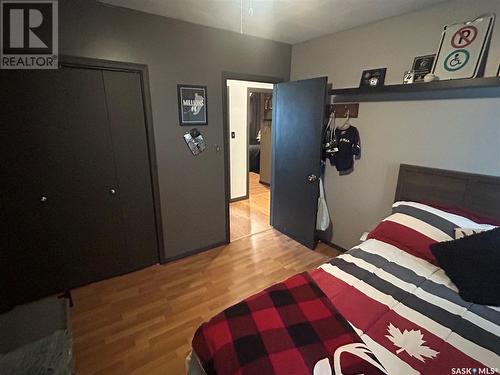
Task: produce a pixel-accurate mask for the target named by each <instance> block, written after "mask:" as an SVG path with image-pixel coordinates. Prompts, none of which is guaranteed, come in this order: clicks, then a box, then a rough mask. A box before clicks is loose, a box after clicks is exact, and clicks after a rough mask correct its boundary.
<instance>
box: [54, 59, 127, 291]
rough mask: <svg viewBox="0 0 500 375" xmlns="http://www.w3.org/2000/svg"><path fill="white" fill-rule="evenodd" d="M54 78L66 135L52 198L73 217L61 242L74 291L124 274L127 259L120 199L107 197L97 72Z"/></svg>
mask: <svg viewBox="0 0 500 375" xmlns="http://www.w3.org/2000/svg"><path fill="white" fill-rule="evenodd" d="M60 74H61V75H62V76H63V77H62V79H63V82H62V85H61V91H62V92H63V94H64V95H63V98H61V104H60V106H61V108H64V110H63V111H61V115H64V116H65V126H66V132H65V133H64V134H61V135H60V136H59V137H58V139H57V142H58V145H57V146H58V147H57V149H58V150H59V151H60V154H59V155H58V157H57V160H59V166H58V176H56V175H54V179H57V182H58V183H57V188H58V191H56V195H57V196H59V195H60V196H61V197H66V199H65V202H63V201H62V200H61V203H62V204H61V206H60V207H59V209H60V211H62V212H64V211H65V210H71V211H72V212H73V213H74V216H73V218H72V219H71V220H70V221H69V222H68V223H67V224H66V225H65V227H66V228H68V229H67V230H68V233H67V236H66V241H65V242H67V244H68V249H67V251H68V252H69V253H70V254H72V257H71V262H70V266H69V272H70V280H71V283H70V286H71V287H75V286H79V285H83V284H87V283H89V282H93V281H97V280H101V279H104V278H108V277H112V276H115V275H119V274H123V273H125V272H127V271H128V270H129V259H128V256H127V254H126V251H124V249H125V242H124V238H123V231H122V225H121V219H120V216H121V211H120V201H119V198H118V196H117V195H116V194H113V193H112V189H116V186H117V179H116V170H115V166H114V160H113V148H112V142H111V134H110V129H109V125H108V112H107V108H106V97H105V92H104V84H103V76H102V71H100V70H94V69H79V68H64V69H63V70H62V71H61V72H60ZM65 144H66V145H67V146H66V147H64V145H65ZM68 148H70V150H68ZM68 156H71V158H68ZM56 201H59V199H56ZM54 220H56V222H57V223H59V224H60V223H61V222H60V220H58V218H56V217H54ZM71 244H72V246H71Z"/></svg>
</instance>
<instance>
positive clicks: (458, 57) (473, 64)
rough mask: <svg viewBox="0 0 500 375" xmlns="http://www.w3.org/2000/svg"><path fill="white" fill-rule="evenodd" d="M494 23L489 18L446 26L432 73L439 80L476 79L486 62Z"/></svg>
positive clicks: (490, 17)
mask: <svg viewBox="0 0 500 375" xmlns="http://www.w3.org/2000/svg"><path fill="white" fill-rule="evenodd" d="M494 22H495V16H494V15H488V16H484V17H481V18H478V19H476V20H474V21H470V22H465V23H459V24H455V25H447V26H445V27H444V30H443V34H442V36H441V43H440V45H439V50H438V53H437V57H436V60H435V62H434V67H433V71H432V72H433V73H434V74H435V75H437V76H438V77H439V78H440V79H457V78H474V77H477V76H478V75H479V74H480V72H481V67H482V65H483V63H484V62H485V61H484V59H485V58H486V52H487V49H488V47H489V40H490V37H491V32H492V30H493V24H494Z"/></svg>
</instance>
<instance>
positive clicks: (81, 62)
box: [59, 55, 166, 263]
mask: <svg viewBox="0 0 500 375" xmlns="http://www.w3.org/2000/svg"><path fill="white" fill-rule="evenodd" d="M59 66H68V67H73V68H85V69H98V70H110V71H121V72H130V73H138V74H139V76H140V78H141V91H142V101H143V103H144V104H143V108H144V122H145V124H146V142H147V146H148V147H147V148H148V159H149V168H150V172H151V188H152V193H153V210H154V216H155V224H156V243H157V253H158V254H157V255H158V261H159V262H160V263H165V262H166V258H165V243H164V240H163V224H162V215H161V205H160V188H159V183H158V165H157V161H156V149H155V139H154V127H153V113H152V107H151V91H150V88H149V69H148V65H146V64H136V63H129V62H122V61H113V60H102V59H95V58H89V57H80V56H70V55H59Z"/></svg>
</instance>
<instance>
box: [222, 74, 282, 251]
mask: <svg viewBox="0 0 500 375" xmlns="http://www.w3.org/2000/svg"><path fill="white" fill-rule="evenodd" d="M274 81H275V80H274ZM273 84H274V82H273V80H267V81H266V80H261V81H251V80H243V79H227V80H226V81H225V86H224V88H225V94H226V98H227V101H226V104H227V111H226V114H227V131H228V132H227V138H228V144H229V145H228V146H229V147H228V149H229V169H228V171H229V194H228V211H229V212H228V214H229V215H228V222H229V223H228V224H229V228H230V231H229V232H230V233H229V235H228V240H230V241H235V240H237V239H239V238H242V237H246V236H249V235H252V234H256V233H259V232H262V231H264V230H267V229H269V228H271V226H270V202H271V187H270V183H271V147H272V140H271V134H272V132H271V129H272V91H273Z"/></svg>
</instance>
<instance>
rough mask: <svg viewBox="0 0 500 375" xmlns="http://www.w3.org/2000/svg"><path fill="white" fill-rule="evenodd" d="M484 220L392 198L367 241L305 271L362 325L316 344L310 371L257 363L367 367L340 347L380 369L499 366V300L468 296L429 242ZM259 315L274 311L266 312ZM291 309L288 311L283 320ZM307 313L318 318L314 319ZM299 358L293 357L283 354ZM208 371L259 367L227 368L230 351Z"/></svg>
mask: <svg viewBox="0 0 500 375" xmlns="http://www.w3.org/2000/svg"><path fill="white" fill-rule="evenodd" d="M481 225H482V224H478V223H475V222H473V221H471V220H469V219H467V218H464V217H461V216H458V215H454V214H450V213H447V212H444V211H441V210H438V209H434V208H432V207H429V206H426V205H423V204H419V203H414V202H397V203H395V204H394V206H393V214H392V215H391V216H389V217H387V218H386V219H384V220H383V221H382V222H381V223H380V224H379V225H378V226H377V228H375V229H374V230H373V231H372V232H371V233H370V235H369V239H368V240H367V241H365V242H363V243H362V244H360V245H359V246H357V247H355V248H353V249H351V250H349V251H348V252H346V253H344V254H342V255H340V256H338V257H336V258H334V259H333V260H332V261H331V262H329V263H325V264H323V265H322V266H320V267H319V268H318V269H315V270H313V271H311V272H309V273H308V276H304V277H305V278H306V279H307V280H308V283H309V285H311V287H314V288H316V287H317V290H318V291H321V293H318V295H321V297H318V298H321V299H322V301H326V300H328V301H329V302H331V306H332V309H333V310H335V311H336V312H338V315H341V316H342V318H343V319H345V320H346V322H347V323H348V324H349V325H350V326H351V327H352V329H353V332H355V333H356V334H357V336H352V335H351V341H350V343H351V344H349V343H347V345H344V344H342V345H336V346H331V347H329V348H328V350H326V351H324V352H323V353H321V355H316V354H317V353H314V355H313V356H310V357H314V358H320V359H319V360H318V361H317V362H316V363H312V364H310V365H309V366H308V370H307V371H303V370H302V371H299V370H298V368H299V367H294V368H293V369H292V370H290V369H289V368H288V370H287V371H288V372H282V371H281V370H282V368H278V367H276V365H274V366H275V367H274V368H272V369H271V370H270V371H267V372H266V371H260V372H259V373H260V374H267V373H269V374H280V373H287V374H306V373H307V374H314V375H331V374H335V375H340V374H360V373H363V371H364V370H365V368H366V365H365V368H363V366H359V367H356V366H354V367H352V366H351V367H349V369H348V371H345V369H343V368H342V366H340V365H339V362H342V361H341V359H342V357H341V354H342V353H349V355H350V356H352V355H354V356H358V357H359V358H361V359H363V360H366V361H368V362H370V363H371V365H372V367H370V368H371V370H375V369H374V368H373V366H374V367H376V371H375V373H379V372H380V373H386V374H397V375H399V374H402V375H411V374H419V373H420V374H431V375H432V374H436V375H438V374H439V375H441V374H471V375H479V374H496V373H498V372H499V368H500V308H499V307H493V306H485V305H477V304H473V303H469V302H466V301H464V300H463V299H462V298H461V297H460V296H459V294H458V290H457V288H456V287H455V285H454V284H453V283H452V282H451V281H450V279H449V278H448V276H447V275H446V273H445V272H444V270H443V269H441V268H440V267H439V266H438V265H437V262H436V260H435V258H434V257H433V255H432V253H431V252H430V251H429V246H430V244H432V243H434V242H438V241H448V240H451V239H453V238H454V231H455V228H457V227H468V228H479V227H481ZM483 227H485V228H486V227H487V226H483ZM464 272H467V270H464ZM314 284H315V285H316V286H314ZM250 298H252V297H250ZM292 300H293V299H292ZM290 303H292V301H291V302H290ZM296 303H297V304H300V301H296ZM284 313H285V312H284V311H280V314H284ZM221 314H224V312H223V313H221ZM260 319H263V320H264V321H266V320H267V318H266V317H265V316H261V317H260ZM287 319H288V317H287V316H281V320H283V321H286V320H287ZM215 321H217V319H215ZM301 323H304V324H308V325H311V326H312V327H313V328H314V323H313V322H308V321H304V322H301ZM208 324H210V322H209V323H208ZM243 329H246V328H243ZM231 334H233V335H234V334H237V335H241V334H242V333H241V332H231ZM339 334H344V335H345V332H343V331H342V330H340V331H339ZM203 340H205V343H208V344H209V345H208V346H210V345H212V349H214V348H216V347H217V345H218V343H220V339H219V338H218V337H217V335H207V336H205V337H204V338H203ZM195 341H196V340H195ZM195 341H193V349H194V352H195V354H196V353H197V345H195V344H196V342H195ZM337 341H338V340H337ZM360 343H361V346H360ZM225 344H227V345H229V347H231V348H232V349H231V350H233V349H234V347H235V345H234V342H231V338H230V336H229V337H226V338H225ZM349 345H351V346H349ZM220 347H222V346H221V345H220V346H219V350H220ZM199 348H200V346H199V344H198V349H199ZM206 349H207V347H205V352H204V353H203V354H204V356H205V358H208V357H209V356H212V355H213V356H215V355H217V354H218V353H217V350H209V352H210V354H209V355H207V351H206ZM226 349H227V348H226ZM265 349H266V353H267V354H268V355H273V350H270V348H269V347H268V345H267V344H266V345H265ZM286 349H287V350H291V349H292V348H289V347H287V348H286ZM351 349H352V350H351ZM300 351H302V352H303V351H304V349H301V350H299V351H298V352H300ZM234 355H235V356H237V355H238V353H235V354H234ZM342 355H344V354H342ZM323 357H324V358H323ZM373 358H375V359H376V361H375V362H374V361H373ZM293 360H294V359H293V358H288V359H287V361H286V362H287V363H288V362H291V361H293ZM202 362H203V361H202ZM271 362H272V361H271ZM284 365H286V363H285V364H284ZM235 369H236V370H235ZM294 370H295V371H294ZM209 372H210V373H214V374H219V375H222V374H246V373H249V374H250V373H252V372H248V371H245V368H238V367H233V370H231V371H228V366H225V365H224V361H221V365H220V366H218V367H217V368H212V369H211V371H209Z"/></svg>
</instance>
